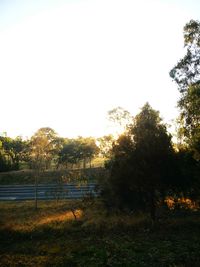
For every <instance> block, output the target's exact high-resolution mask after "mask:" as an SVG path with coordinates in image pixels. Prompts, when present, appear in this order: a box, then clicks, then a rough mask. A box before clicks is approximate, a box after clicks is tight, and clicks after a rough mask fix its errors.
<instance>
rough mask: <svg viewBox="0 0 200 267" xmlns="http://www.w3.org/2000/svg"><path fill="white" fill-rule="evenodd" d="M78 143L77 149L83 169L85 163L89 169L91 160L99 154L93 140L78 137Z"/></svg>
mask: <svg viewBox="0 0 200 267" xmlns="http://www.w3.org/2000/svg"><path fill="white" fill-rule="evenodd" d="M78 142H79V143H80V146H79V149H80V152H81V159H82V160H83V168H84V169H85V167H86V164H87V163H89V164H90V167H91V161H92V159H93V158H94V156H95V155H97V153H98V152H99V148H98V146H97V145H96V141H95V139H94V138H92V137H85V138H83V137H79V138H78Z"/></svg>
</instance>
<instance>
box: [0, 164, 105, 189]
mask: <svg viewBox="0 0 200 267" xmlns="http://www.w3.org/2000/svg"><path fill="white" fill-rule="evenodd" d="M104 173H105V169H104V168H102V167H98V168H88V169H85V170H84V169H74V170H46V171H43V172H40V175H39V178H38V182H39V183H57V182H58V181H59V179H60V178H62V179H63V181H65V180H66V181H67V182H87V181H89V182H95V181H96V180H98V179H100V177H102V175H104ZM34 183H35V172H34V171H33V170H20V171H10V172H4V173H0V185H11V184H34Z"/></svg>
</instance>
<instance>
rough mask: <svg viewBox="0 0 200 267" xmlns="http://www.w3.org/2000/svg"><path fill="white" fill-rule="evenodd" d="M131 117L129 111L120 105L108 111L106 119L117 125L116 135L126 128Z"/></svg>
mask: <svg viewBox="0 0 200 267" xmlns="http://www.w3.org/2000/svg"><path fill="white" fill-rule="evenodd" d="M132 119H133V118H132V116H131V114H130V112H129V111H127V110H125V109H124V108H122V107H117V108H114V109H112V110H110V111H108V120H109V121H111V122H112V123H114V124H115V126H117V135H119V134H121V133H122V132H124V131H125V130H126V127H127V126H128V125H129V124H131V123H132Z"/></svg>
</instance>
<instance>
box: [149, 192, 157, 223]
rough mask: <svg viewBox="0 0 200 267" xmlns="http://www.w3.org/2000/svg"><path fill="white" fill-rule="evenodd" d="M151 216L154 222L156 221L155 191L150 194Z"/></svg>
mask: <svg viewBox="0 0 200 267" xmlns="http://www.w3.org/2000/svg"><path fill="white" fill-rule="evenodd" d="M150 215H151V219H152V221H153V222H155V220H156V202H155V190H154V189H152V190H151V192H150Z"/></svg>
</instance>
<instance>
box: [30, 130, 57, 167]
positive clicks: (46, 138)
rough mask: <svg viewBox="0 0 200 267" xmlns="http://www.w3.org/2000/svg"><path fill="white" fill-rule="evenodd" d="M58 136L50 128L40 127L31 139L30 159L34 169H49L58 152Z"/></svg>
mask: <svg viewBox="0 0 200 267" xmlns="http://www.w3.org/2000/svg"><path fill="white" fill-rule="evenodd" d="M57 141H58V136H57V134H56V132H55V131H54V130H53V129H51V128H49V127H46V128H40V129H39V130H38V131H37V132H36V133H35V134H34V135H33V136H32V137H31V140H30V159H31V164H32V167H33V168H34V169H40V170H41V169H48V168H49V167H50V166H51V163H52V160H53V158H54V157H55V154H56V153H58V146H59V144H58V142H57Z"/></svg>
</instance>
